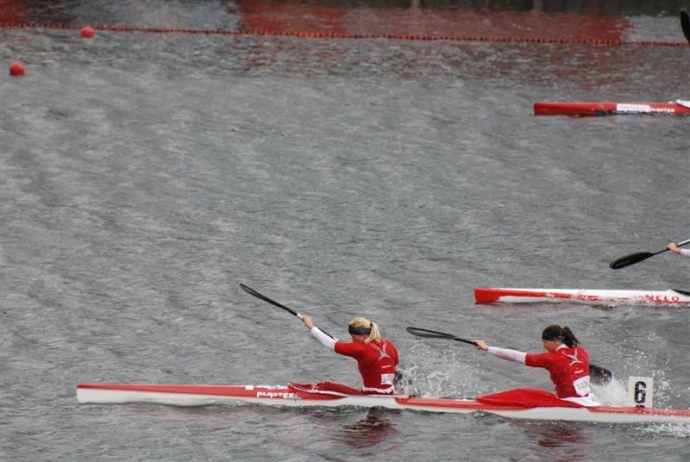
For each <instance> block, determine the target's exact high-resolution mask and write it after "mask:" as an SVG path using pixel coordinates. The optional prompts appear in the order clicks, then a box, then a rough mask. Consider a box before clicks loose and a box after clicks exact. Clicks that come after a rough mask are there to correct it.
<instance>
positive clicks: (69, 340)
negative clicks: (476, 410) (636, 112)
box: [0, 1, 690, 462]
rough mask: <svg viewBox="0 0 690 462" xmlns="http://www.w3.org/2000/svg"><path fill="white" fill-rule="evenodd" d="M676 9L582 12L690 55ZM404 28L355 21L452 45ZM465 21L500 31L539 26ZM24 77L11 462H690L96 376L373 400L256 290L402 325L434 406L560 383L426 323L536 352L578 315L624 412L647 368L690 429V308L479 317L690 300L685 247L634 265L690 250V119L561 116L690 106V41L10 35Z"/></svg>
mask: <svg viewBox="0 0 690 462" xmlns="http://www.w3.org/2000/svg"><path fill="white" fill-rule="evenodd" d="M5 3H13V4H14V6H13V9H12V12H13V14H15V15H19V16H20V17H19V18H17V19H16V21H19V22H22V21H24V22H34V21H36V22H42V23H44V24H46V23H53V24H55V23H58V24H69V25H72V26H75V25H76V26H79V25H82V24H87V23H90V24H94V25H104V26H105V25H127V26H140V27H144V26H147V27H171V28H180V27H183V26H184V27H190V28H199V29H203V28H210V29H219V28H220V29H228V30H232V29H237V28H242V27H244V28H247V27H249V26H248V25H247V24H248V22H247V21H248V19H252V20H254V21H255V20H256V18H257V17H259V18H263V20H264V21H266V18H268V19H271V18H273V20H274V22H273V23H274V24H278V25H276V26H275V27H276V28H277V29H276V30H278V29H280V30H285V28H286V27H287V26H285V25H284V24H282V25H281V24H279V23H280V22H281V21H287V23H288V26H289V25H291V24H292V25H294V24H295V23H294V21H295V19H294V18H292V17H290V14H294V11H300V12H301V13H300V15H299V17H300V18H302V19H301V20H303V18H304V17H305V15H306V14H311V15H312V16H311V17H312V18H316V19H313V20H312V21H311V23H310V24H312V26H313V27H314V29H312V30H318V27H321V28H325V27H326V26H328V27H331V28H335V26H334V25H333V24H335V23H333V22H332V23H328V22H324V20H322V19H319V18H318V10H317V9H315V8H316V7H324V5H326V6H328V7H329V8H332V6H329V5H328V4H319V3H316V4H315V3H307V4H306V5H307V6H304V5H303V6H300V7H299V8H303V10H293V9H290V8H288V6H290V5H289V4H288V5H285V4H283V2H243V3H234V2H198V3H192V2H161V3H159V2H133V1H130V2H121V3H120V2H118V5H119V6H118V7H117V8H115V7H113V6H105V5H106V4H105V3H104V4H103V5H102V8H101V9H100V10H99V9H98V8H95V7H94V8H92V3H90V2H88V3H87V2H82V1H73V2H61V3H60V4H59V6H55V5H53V6H51V5H50V4H51V3H52V2H32V3H31V4H37V5H39V6H26V5H24V3H22V2H5ZM26 3H27V4H29V5H30V2H26ZM106 3H108V5H113V3H112V2H106ZM566 3H568V2H566ZM648 3H651V2H648ZM252 5H253V6H255V7H256V8H259V7H265V8H267V9H266V10H265V11H264V16H261V14H259V13H257V12H256V11H257V10H256V9H255V10H251V11H249V12H247V11H242V8H243V7H244V8H248V7H250V6H252ZM257 5H258V6H257ZM310 5H311V7H312V8H311V9H310V8H308V7H309V6H310ZM660 5H661V6H658V8H657V10H654V11H656V13H654V11H651V12H650V11H644V10H643V11H633V12H627V11H613V12H606V14H603V13H601V12H596V11H594V12H591V11H590V12H587V11H584V12H582V11H574V10H572V9H571V10H569V9H568V8H565V10H564V11H560V12H558V14H565V15H572V16H569V17H576V18H578V21H580V22H581V23H584V24H587V22H588V21H591V23H592V24H598V21H601V19H602V17H603V18H604V19H606V18H614V17H615V21H621V20H625V24H626V29H625V31H624V33H623V34H622V35H621V36H620V38H622V39H624V40H630V41H638V40H639V41H656V40H663V41H678V40H682V35H681V34H680V26H679V24H678V21H677V8H678V7H681V6H683V5H682V4H681V3H678V2H675V3H673V2H669V3H668V4H665V3H660ZM664 5H665V6H664ZM20 6H23V7H24V8H25V10H23V11H20V8H19V7H20ZM293 6H294V5H293ZM461 6H462V5H461ZM547 6H548V2H547ZM271 8H275V9H276V10H275V11H276V13H275V15H273V16H272V14H271V11H273V10H271ZM295 8H297V6H295ZM383 8H384V7H381V6H377V5H376V4H369V5H367V4H363V5H360V9H357V8H356V7H351V8H349V9H347V10H346V11H345V13H347V14H345V13H343V14H342V15H341V17H340V18H339V19H338V22H337V25H338V27H340V28H341V29H343V30H346V31H348V30H349V31H357V30H360V29H366V28H365V27H364V26H363V25H366V24H368V21H372V17H373V16H372V14H371V12H372V11H374V12H376V13H378V14H379V15H382V14H383V13H386V12H387V13H389V14H390V15H391V17H400V18H404V19H405V20H406V21H412V24H418V25H419V27H420V28H421V29H423V30H425V31H426V30H427V29H428V27H430V25H433V24H434V22H433V21H428V20H427V19H426V18H428V17H430V16H433V15H434V14H435V15H438V16H443V14H441V13H439V10H438V9H434V8H428V9H425V8H419V9H417V12H418V13H419V12H421V13H419V15H418V16H420V17H423V18H424V19H419V18H418V21H417V22H416V23H415V22H414V21H413V20H412V19H411V17H410V16H409V14H410V13H409V10H405V9H402V8H400V7H399V6H392V7H388V8H389V9H388V10H387V11H383V10H382V9H383ZM640 8H641V7H640ZM459 9H462V8H459ZM465 10H466V11H467V12H468V13H471V14H480V15H482V17H483V18H484V20H485V21H486V22H485V23H484V24H488V25H487V27H492V24H496V22H492V21H499V20H498V19H497V18H501V17H502V16H501V15H506V14H508V13H509V12H511V11H512V12H513V13H515V14H517V13H516V12H515V11H514V10H511V9H510V8H508V9H501V8H495V9H494V10H472V9H467V8H465ZM518 10H520V9H518ZM0 11H3V15H4V16H3V17H7V15H8V14H9V13H8V12H9V11H10V10H7V9H6V10H0ZM329 11H331V10H329ZM406 11H407V13H406ZM20 13H21V14H20ZM519 13H520V14H525V11H523V10H520V11H519ZM554 14H555V13H554ZM286 17H287V18H288V19H285V18H286ZM181 18H183V19H184V20H183V19H181ZM621 18H622V19H621ZM290 21H293V22H290ZM332 21H334V20H332ZM500 21H505V17H502V19H500ZM500 21H499V22H500ZM611 21H614V19H611ZM475 23H476V24H475V27H477V31H479V33H481V24H482V22H481V21H475ZM249 24H250V25H251V24H253V23H249ZM297 24H301V23H297ZM329 24H330V26H329ZM376 24H378V26H377V27H378V28H375V32H376V33H383V32H381V31H384V32H386V33H388V31H390V30H392V29H395V28H396V27H399V26H400V23H396V22H395V21H392V20H391V21H389V22H385V21H382V20H378V21H377V22H376ZM404 24H407V23H404ZM618 24H621V23H620V22H619V23H618ZM384 26H385V27H384ZM281 27H282V29H281ZM444 27H445V26H444ZM254 28H256V26H254ZM293 29H294V28H293ZM595 29H596V30H599V29H597V28H594V29H592V30H595ZM406 30H409V29H405V30H399V31H398V32H400V33H402V32H405V31H406ZM548 30H549V28H548V27H544V28H543V29H540V31H539V33H546V32H545V31H548ZM523 32H524V31H523ZM561 32H563V31H561ZM496 33H497V32H496V29H493V28H492V29H490V30H487V31H486V35H495V34H496ZM583 33H584V32H582V31H579V32H578V34H583ZM521 36H522V37H524V35H521ZM0 57H1V58H2V61H0V62H1V63H2V67H3V69H4V70H3V71H2V75H1V76H0V98H1V99H0V147H1V157H0V231H1V234H0V278H1V279H0V283H1V285H0V290H1V293H0V295H1V299H0V302H1V316H2V318H1V323H0V334H1V335H0V352H1V354H2V356H1V361H0V383H1V384H2V391H1V394H0V399H1V404H2V408H1V410H0V414H1V421H0V437H1V443H2V452H1V453H0V456H1V457H0V458H2V460H3V461H4V460H7V461H55V460H65V461H93V460H104V461H109V460H112V461H123V460H142V461H225V460H257V461H259V460H281V461H319V460H326V461H355V460H362V459H363V458H372V459H375V460H385V461H400V460H414V461H426V460H467V461H470V460H483V461H542V460H545V461H546V460H548V461H588V462H589V461H592V462H594V461H601V460H608V461H611V462H616V461H634V460H645V461H664V462H667V461H687V460H690V449H688V448H689V447H690V444H689V441H690V428H688V427H687V426H680V427H678V426H667V425H652V426H608V425H590V424H578V425H573V424H567V425H566V424H557V423H544V424H529V425H526V424H524V423H520V422H508V421H505V420H503V419H499V418H496V417H492V416H487V415H476V416H462V415H461V416H456V415H444V414H425V413H418V412H383V411H378V410H374V411H367V410H363V409H345V410H327V409H325V410H295V409H289V410H282V409H272V408H264V407H253V406H246V407H233V406H215V407H205V408H195V409H180V408H173V407H165V406H152V405H127V406H95V405H91V406H86V405H79V404H78V403H77V402H76V398H75V386H76V384H77V383H79V382H92V381H107V382H125V383H134V382H144V383H228V384H251V383H263V384H284V383H286V382H287V381H290V380H294V381H300V382H306V381H317V380H323V379H332V380H340V381H344V382H347V383H350V384H356V383H357V382H358V375H357V373H356V368H355V365H354V363H353V362H351V361H349V360H347V359H345V358H339V357H335V356H334V355H333V354H332V353H329V352H328V351H327V350H325V349H323V348H322V347H320V346H319V345H318V344H316V343H315V342H314V341H313V340H312V339H310V337H309V335H308V333H307V331H306V329H304V328H303V327H302V326H301V325H300V324H299V322H298V321H297V320H296V319H295V318H293V317H291V316H290V315H289V314H288V313H286V312H284V311H282V310H279V309H277V308H275V307H272V306H271V305H268V304H266V303H263V302H261V301H259V300H257V299H254V298H252V297H250V296H249V295H247V294H246V293H244V292H243V291H242V290H241V289H240V287H239V283H246V284H248V285H249V286H251V287H254V288H255V289H257V290H259V291H260V292H263V293H265V294H266V295H268V296H269V297H272V298H274V299H276V300H278V301H280V302H282V303H284V304H287V305H289V306H292V307H293V308H295V309H296V310H299V311H303V312H306V313H309V314H310V315H312V316H313V317H314V319H315V320H316V322H317V324H318V325H320V326H322V327H323V328H324V329H326V330H327V331H329V332H331V333H333V334H336V335H337V336H340V337H345V336H346V329H345V326H346V323H347V322H348V321H349V320H350V319H351V318H352V317H354V316H357V315H364V316H366V317H368V318H370V319H372V320H374V321H376V322H378V323H379V324H380V326H381V328H382V330H383V333H384V335H386V336H389V337H392V338H393V339H394V340H395V341H396V343H397V344H398V346H399V349H400V351H401V355H402V358H403V363H404V367H405V368H406V370H407V371H408V372H409V374H410V375H411V376H412V377H414V378H415V384H416V386H417V387H418V388H419V389H420V391H421V392H422V393H424V394H428V395H435V396H440V395H443V396H449V395H452V396H475V395H476V394H480V393H488V392H491V391H497V390H502V389H506V388H512V387H517V386H521V385H528V386H536V387H544V388H550V387H551V385H550V383H549V381H548V377H547V376H546V374H545V373H543V371H542V372H540V371H538V370H530V369H528V368H524V367H520V366H518V365H514V364H510V363H507V362H503V361H499V360H498V359H496V358H493V357H491V356H488V355H483V354H480V353H479V352H477V351H475V350H474V349H472V348H471V347H469V346H463V345H461V344H457V343H447V342H443V341H428V340H420V339H417V338H414V337H411V336H410V335H409V334H407V333H406V332H405V330H404V329H405V327H406V326H409V325H416V326H420V327H427V328H430V329H437V330H442V331H448V332H451V333H454V334H456V335H460V336H464V337H482V338H485V339H486V340H487V341H488V342H489V343H490V344H495V345H498V346H505V347H512V348H517V349H521V350H523V351H538V350H539V349H540V348H541V342H540V341H539V340H538V336H539V333H540V332H541V329H542V328H543V327H544V326H545V325H547V324H551V323H560V324H565V325H569V326H571V327H572V328H573V330H574V331H575V333H576V334H577V335H578V337H579V338H580V340H582V341H583V342H584V344H585V346H586V347H587V348H588V349H589V351H590V353H591V355H592V361H593V362H594V363H596V364H598V365H601V366H604V367H607V368H610V369H611V370H613V371H614V373H615V376H616V378H617V381H616V383H614V384H613V385H610V386H608V387H607V388H605V389H597V390H596V391H597V393H598V395H599V396H600V397H601V398H602V399H603V400H605V401H606V402H608V403H615V404H624V403H625V402H626V396H625V395H626V387H627V380H628V377H629V376H638V375H642V376H653V377H654V379H655V385H656V389H655V396H654V400H655V405H656V406H658V407H674V408H688V407H690V361H689V360H688V351H689V349H690V340H689V338H690V335H689V334H690V327H688V326H690V311H689V310H688V309H678V308H675V309H674V308H643V307H636V306H617V307H612V308H610V307H609V308H605V307H583V306H580V305H574V304H563V305H559V306H553V305H539V304H537V305H533V306H529V307H515V306H502V307H480V306H476V305H474V302H473V293H472V290H473V288H474V287H477V286H506V287H552V288H553V287H570V288H607V289H636V288H647V289H660V290H661V289H667V288H679V289H683V288H684V289H690V265H689V262H688V260H686V259H681V258H678V257H676V256H673V255H671V254H670V253H665V254H662V255H659V256H656V257H654V258H652V259H649V260H647V261H645V262H644V263H639V264H637V265H634V266H631V267H629V268H626V269H623V270H618V271H612V270H610V269H609V268H608V262H610V261H611V260H613V259H615V258H617V257H620V256H622V255H625V254H627V253H631V252H635V251H656V250H660V249H663V248H664V247H665V246H666V244H667V242H669V241H670V240H682V239H687V238H688V237H690V235H689V234H690V199H689V197H690V183H689V182H688V177H690V163H689V162H688V161H689V160H690V136H689V134H690V118H682V117H662V116H659V117H646V116H619V117H605V118H581V119H576V118H564V117H534V116H533V115H532V104H533V103H534V102H536V101H556V100H563V101H567V100H589V101H668V100H673V99H676V98H683V99H688V98H689V97H690V87H689V86H688V80H687V76H688V75H690V59H689V55H688V48H687V47H681V46H644V45H636V44H628V45H621V46H604V45H599V46H597V45H592V44H588V43H578V44H564V43H544V44H539V43H524V42H523V43H496V42H468V41H456V40H446V41H444V40H439V41H419V40H394V39H384V38H380V39H315V38H301V37H295V36H284V37H283V36H275V35H273V36H257V35H240V36H227V35H198V34H184V33H173V34H160V33H145V32H114V31H107V30H99V31H98V32H97V35H96V37H95V38H94V39H92V40H84V39H81V38H80V37H79V30H78V28H77V29H67V30H60V29H55V28H52V27H47V28H37V27H31V28H14V27H3V28H2V29H0ZM13 61H22V62H23V63H24V64H25V65H26V75H25V76H24V77H23V78H12V77H10V76H9V75H8V74H7V72H6V70H7V68H8V66H9V63H11V62H13Z"/></svg>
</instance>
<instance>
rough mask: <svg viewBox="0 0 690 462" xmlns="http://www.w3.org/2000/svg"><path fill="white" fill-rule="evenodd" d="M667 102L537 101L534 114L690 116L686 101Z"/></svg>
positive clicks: (689, 108)
mask: <svg viewBox="0 0 690 462" xmlns="http://www.w3.org/2000/svg"><path fill="white" fill-rule="evenodd" d="M682 103H683V104H680V102H674V101H672V102H668V103H610V102H601V103H596V102H537V103H534V115H564V116H579V117H584V116H602V115H616V114H650V115H679V116H690V106H689V105H686V103H688V102H686V101H683V102H682Z"/></svg>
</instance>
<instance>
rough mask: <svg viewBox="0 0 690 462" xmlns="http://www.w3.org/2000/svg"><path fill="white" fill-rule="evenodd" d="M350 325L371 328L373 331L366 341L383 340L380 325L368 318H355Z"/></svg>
mask: <svg viewBox="0 0 690 462" xmlns="http://www.w3.org/2000/svg"><path fill="white" fill-rule="evenodd" d="M348 325H349V326H352V327H363V328H365V329H371V332H369V336H368V337H367V339H366V340H365V343H369V342H377V341H379V340H381V333H380V332H379V327H378V326H377V325H376V323H374V322H371V321H369V320H368V319H366V318H354V319H353V320H352V321H350V322H349V323H348Z"/></svg>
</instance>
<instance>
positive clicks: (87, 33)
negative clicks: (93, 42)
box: [81, 26, 96, 38]
mask: <svg viewBox="0 0 690 462" xmlns="http://www.w3.org/2000/svg"><path fill="white" fill-rule="evenodd" d="M94 35H96V31H95V30H94V29H93V27H91V26H86V27H84V28H83V29H82V30H81V36H82V38H93V36H94Z"/></svg>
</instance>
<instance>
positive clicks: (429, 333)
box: [407, 327, 476, 345]
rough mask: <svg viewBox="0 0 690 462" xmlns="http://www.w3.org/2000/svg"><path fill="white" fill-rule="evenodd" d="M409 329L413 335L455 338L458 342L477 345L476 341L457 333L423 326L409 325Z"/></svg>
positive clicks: (446, 338)
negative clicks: (423, 327) (458, 335)
mask: <svg viewBox="0 0 690 462" xmlns="http://www.w3.org/2000/svg"><path fill="white" fill-rule="evenodd" d="M407 331H408V332H409V333H410V334H412V335H416V336H417V337H424V338H442V339H445V340H455V341H457V342H463V343H469V344H470V345H476V343H474V341H472V340H467V339H465V338H460V337H456V336H455V335H452V334H446V333H445V332H438V331H435V330H429V329H422V328H421V327H408V328H407Z"/></svg>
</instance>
